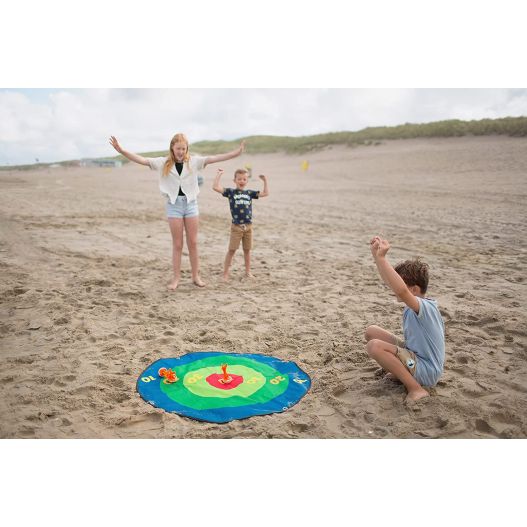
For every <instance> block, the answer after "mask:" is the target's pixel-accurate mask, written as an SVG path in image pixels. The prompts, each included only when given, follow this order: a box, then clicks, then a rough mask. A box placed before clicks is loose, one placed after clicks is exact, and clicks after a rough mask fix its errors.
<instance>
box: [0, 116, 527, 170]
mask: <svg viewBox="0 0 527 527" xmlns="http://www.w3.org/2000/svg"><path fill="white" fill-rule="evenodd" d="M478 135H507V136H512V137H527V117H504V118H502V119H481V120H479V121H460V120H458V119H451V120H448V121H437V122H434V123H425V124H412V123H406V124H402V125H399V126H377V127H370V128H364V130H360V131H358V132H331V133H327V134H318V135H309V136H301V137H289V136H274V135H253V136H250V137H244V138H239V139H235V140H233V141H200V142H197V143H192V151H193V152H196V153H198V154H219V153H223V152H228V151H229V150H233V149H234V148H236V147H237V146H238V145H239V143H240V140H241V139H245V140H246V141H247V149H246V152H247V153H249V154H262V153H272V152H285V153H288V154H302V153H305V152H312V151H316V150H321V149H323V148H326V147H328V146H332V145H345V146H349V147H353V146H357V145H376V144H380V142H381V141H382V140H388V139H414V138H426V137H461V136H478ZM167 142H168V141H167ZM166 152H167V151H166V150H161V151H157V152H142V153H141V155H143V156H147V157H157V156H164V155H166ZM104 159H121V160H122V161H124V162H125V163H126V162H128V160H127V159H126V158H124V157H123V156H115V157H111V156H108V157H106V158H104ZM59 164H60V165H72V164H76V161H71V160H70V161H62V162H60V163H59ZM46 166H49V163H39V164H32V165H19V166H9V167H0V170H12V169H19V170H25V169H33V168H39V167H40V168H41V167H46Z"/></svg>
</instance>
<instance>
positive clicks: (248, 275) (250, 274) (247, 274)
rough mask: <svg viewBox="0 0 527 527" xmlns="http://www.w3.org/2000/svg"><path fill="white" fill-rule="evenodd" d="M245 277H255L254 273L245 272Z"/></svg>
mask: <svg viewBox="0 0 527 527" xmlns="http://www.w3.org/2000/svg"><path fill="white" fill-rule="evenodd" d="M245 278H254V275H253V274H252V273H245Z"/></svg>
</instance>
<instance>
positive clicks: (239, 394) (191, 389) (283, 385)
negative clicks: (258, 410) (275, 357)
mask: <svg viewBox="0 0 527 527" xmlns="http://www.w3.org/2000/svg"><path fill="white" fill-rule="evenodd" d="M225 363H226V364H227V365H228V371H229V372H232V373H234V374H235V375H242V376H243V378H244V380H243V382H242V384H240V385H239V386H237V387H236V388H233V389H232V390H221V389H219V388H215V387H214V386H211V385H210V384H209V383H207V381H206V378H207V376H208V375H210V374H212V373H221V369H220V368H221V365H222V364H225ZM174 371H175V372H176V375H177V376H178V377H179V379H180V380H179V381H178V382H176V383H173V384H165V383H163V382H161V383H160V388H161V391H162V392H163V393H165V395H166V396H167V397H169V398H170V399H172V400H173V401H176V402H177V403H178V404H181V405H183V406H188V407H189V408H194V409H196V410H211V409H214V408H223V407H235V406H246V405H251V404H261V403H266V402H267V401H270V400H271V399H274V398H275V397H278V396H279V395H281V394H282V393H284V392H285V391H286V389H287V387H288V385H289V377H288V376H287V375H282V374H281V373H280V372H279V371H278V370H275V369H274V368H271V367H270V366H268V365H267V364H264V363H261V362H258V361H255V360H252V359H247V358H245V357H207V358H206V359H202V360H199V361H194V362H192V363H189V364H185V365H183V366H181V367H177V368H174ZM196 374H197V375H198V376H200V377H201V378H199V379H198V378H196ZM193 375H194V377H193ZM246 375H247V377H246ZM254 377H256V382H254V383H249V382H248V381H250V380H251V379H252V378H254ZM190 379H196V381H195V382H190V383H189V380H190Z"/></svg>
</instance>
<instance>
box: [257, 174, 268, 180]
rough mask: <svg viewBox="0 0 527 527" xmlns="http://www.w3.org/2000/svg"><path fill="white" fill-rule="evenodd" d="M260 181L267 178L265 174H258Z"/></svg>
mask: <svg viewBox="0 0 527 527" xmlns="http://www.w3.org/2000/svg"><path fill="white" fill-rule="evenodd" d="M258 177H259V178H260V179H261V180H262V181H265V180H266V179H267V176H264V175H263V174H260V175H259V176H258Z"/></svg>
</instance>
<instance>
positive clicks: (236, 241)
mask: <svg viewBox="0 0 527 527" xmlns="http://www.w3.org/2000/svg"><path fill="white" fill-rule="evenodd" d="M222 174H223V170H222V169H221V168H219V169H218V172H217V173H216V177H215V178H214V184H213V186H212V188H213V189H214V190H215V191H216V192H219V193H220V194H221V195H222V196H224V197H226V198H229V205H230V207H231V216H232V224H231V238H230V241H229V250H228V251H227V255H226V256H225V263H224V267H223V280H225V281H227V280H228V279H229V269H230V266H231V264H232V259H233V258H234V253H235V252H236V251H237V250H238V247H239V246H240V242H241V243H242V246H243V256H244V259H245V276H246V277H248V278H253V275H252V274H251V249H252V243H253V225H252V221H253V217H252V214H253V209H252V200H253V199H258V198H264V197H265V196H268V195H269V187H268V183H267V177H266V176H263V175H261V176H259V177H260V179H261V180H262V181H263V185H264V188H263V190H262V191H260V190H249V189H246V188H245V187H246V186H247V181H248V179H249V178H248V172H247V170H245V169H242V168H239V169H238V170H236V172H234V183H235V185H236V188H225V189H224V188H223V187H222V186H221V185H220V179H221V176H222Z"/></svg>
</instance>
